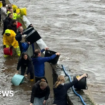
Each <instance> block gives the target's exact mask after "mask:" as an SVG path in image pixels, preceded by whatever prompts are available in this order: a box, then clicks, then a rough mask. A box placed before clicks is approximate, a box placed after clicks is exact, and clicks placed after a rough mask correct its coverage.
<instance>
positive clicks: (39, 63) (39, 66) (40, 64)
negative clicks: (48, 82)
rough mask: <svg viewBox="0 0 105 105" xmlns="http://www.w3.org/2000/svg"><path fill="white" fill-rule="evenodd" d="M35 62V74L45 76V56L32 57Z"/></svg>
mask: <svg viewBox="0 0 105 105" xmlns="http://www.w3.org/2000/svg"><path fill="white" fill-rule="evenodd" d="M32 60H33V64H34V69H35V76H37V77H43V76H44V68H45V67H44V63H45V62H46V61H45V58H42V57H37V58H32Z"/></svg>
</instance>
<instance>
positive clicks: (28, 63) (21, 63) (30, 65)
mask: <svg viewBox="0 0 105 105" xmlns="http://www.w3.org/2000/svg"><path fill="white" fill-rule="evenodd" d="M20 67H28V70H27V74H28V73H29V72H33V71H34V70H33V63H32V60H31V58H30V57H28V59H27V60H24V59H23V58H22V57H21V58H20V59H19V61H18V64H17V70H19V69H20Z"/></svg>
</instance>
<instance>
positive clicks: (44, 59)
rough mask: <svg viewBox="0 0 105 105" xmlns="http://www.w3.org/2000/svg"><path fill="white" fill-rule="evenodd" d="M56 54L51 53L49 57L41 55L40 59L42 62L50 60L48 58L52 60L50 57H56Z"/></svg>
mask: <svg viewBox="0 0 105 105" xmlns="http://www.w3.org/2000/svg"><path fill="white" fill-rule="evenodd" d="M56 56H57V55H55V54H54V55H52V56H51V57H43V58H42V59H41V61H42V62H47V61H50V60H52V59H54V58H55V57H56Z"/></svg>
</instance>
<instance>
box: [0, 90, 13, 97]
mask: <svg viewBox="0 0 105 105" xmlns="http://www.w3.org/2000/svg"><path fill="white" fill-rule="evenodd" d="M0 96H3V97H13V96H14V91H12V90H10V91H0Z"/></svg>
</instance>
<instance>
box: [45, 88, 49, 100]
mask: <svg viewBox="0 0 105 105" xmlns="http://www.w3.org/2000/svg"><path fill="white" fill-rule="evenodd" d="M49 94H50V88H49V87H47V93H46V95H45V99H44V100H47V99H48V97H49Z"/></svg>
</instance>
